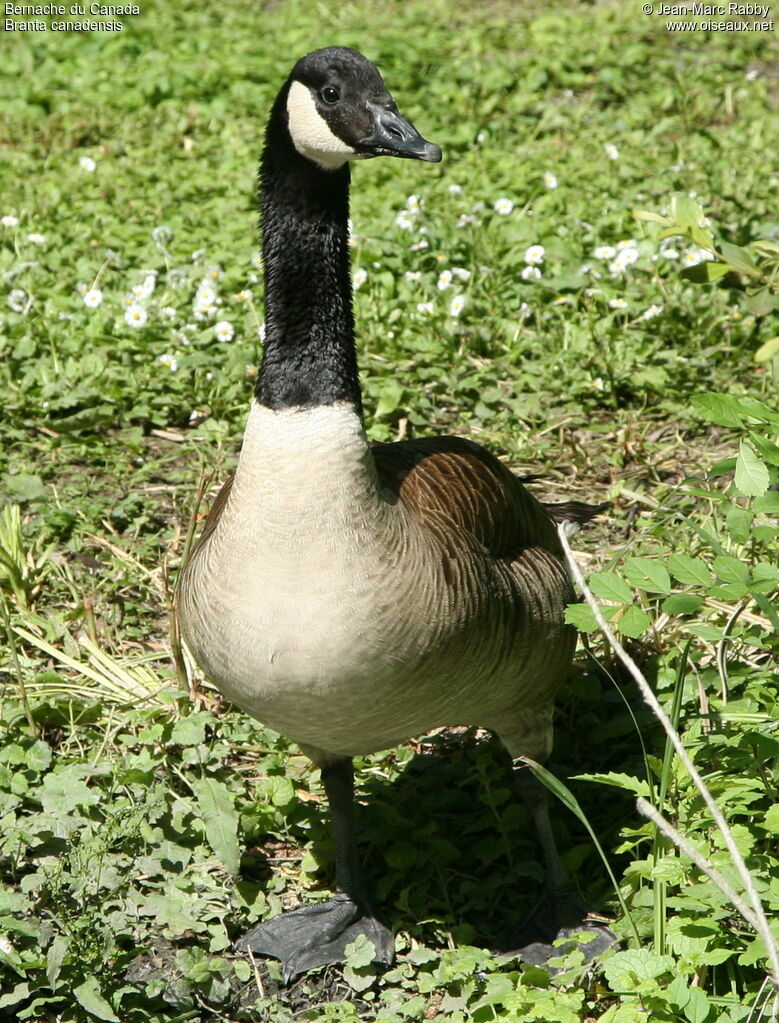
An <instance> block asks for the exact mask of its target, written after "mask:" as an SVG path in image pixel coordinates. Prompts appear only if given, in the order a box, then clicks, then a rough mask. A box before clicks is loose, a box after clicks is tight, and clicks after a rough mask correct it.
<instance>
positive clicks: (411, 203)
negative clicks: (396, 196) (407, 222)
mask: <svg viewBox="0 0 779 1023" xmlns="http://www.w3.org/2000/svg"><path fill="white" fill-rule="evenodd" d="M406 209H407V210H408V211H409V213H419V211H420V210H421V209H422V203H421V202H420V201H419V196H418V195H410V196H409V197H408V199H406Z"/></svg>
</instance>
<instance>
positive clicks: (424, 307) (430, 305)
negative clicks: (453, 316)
mask: <svg viewBox="0 0 779 1023" xmlns="http://www.w3.org/2000/svg"><path fill="white" fill-rule="evenodd" d="M417 312H418V313H424V314H425V315H429V314H430V313H434V312H435V303H434V302H417Z"/></svg>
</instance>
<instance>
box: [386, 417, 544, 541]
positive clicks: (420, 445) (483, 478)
mask: <svg viewBox="0 0 779 1023" xmlns="http://www.w3.org/2000/svg"><path fill="white" fill-rule="evenodd" d="M372 450H373V456H374V459H375V462H376V467H377V469H378V473H379V478H380V480H381V483H382V486H383V487H385V488H386V489H388V490H389V491H390V492H392V493H394V494H395V495H396V496H397V498H398V499H399V500H401V501H402V502H403V503H404V504H405V505H406V507H408V508H409V509H410V510H411V511H412V512H413V514H414V515H415V516H416V517H417V518H418V519H419V521H420V522H422V523H423V524H424V525H425V526H426V527H428V528H430V529H432V530H435V532H439V531H440V532H444V531H447V532H448V531H451V532H452V533H454V534H455V535H459V536H460V537H461V538H462V539H464V540H465V539H466V538H468V537H470V538H472V539H473V541H475V542H476V543H478V544H479V545H481V546H482V547H484V548H486V550H488V551H489V553H490V554H491V555H492V556H493V557H495V558H512V557H513V556H514V555H515V554H517V553H518V551H520V550H521V549H522V548H525V547H541V548H544V549H545V550H547V551H549V552H550V553H551V554H554V555H556V556H558V557H560V556H562V548H561V546H560V541H559V538H558V536H557V530H556V528H555V525H554V522H553V521H552V518H551V516H550V515H549V513H548V512H547V511H546V509H545V508H544V506H543V505H542V504H541V503H540V502H539V501H537V500H536V499H535V497H533V495H532V494H530V493H529V492H528V491H527V490H526V489H525V488H524V487H523V486H522V483H521V482H520V480H519V479H518V478H517V477H516V476H515V475H514V474H513V473H512V472H511V471H510V470H509V469H507V468H506V466H505V465H503V463H502V462H500V461H499V460H498V459H497V458H495V456H494V455H492V454H490V453H489V451H487V450H485V449H484V448H482V447H480V445H478V444H474V443H473V442H472V441H468V440H465V439H464V438H462V437H424V438H421V439H419V440H412V441H398V442H395V443H393V444H375V445H373V448H372ZM453 539H454V537H452V536H450V537H449V541H448V544H447V546H448V545H449V544H451V543H452V541H453Z"/></svg>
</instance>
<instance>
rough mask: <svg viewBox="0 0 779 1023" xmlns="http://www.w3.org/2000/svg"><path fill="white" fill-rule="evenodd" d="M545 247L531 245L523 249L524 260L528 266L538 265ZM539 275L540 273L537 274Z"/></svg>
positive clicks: (542, 257)
mask: <svg viewBox="0 0 779 1023" xmlns="http://www.w3.org/2000/svg"><path fill="white" fill-rule="evenodd" d="M545 255H546V249H545V248H544V246H543V245H531V246H530V248H528V249H526V250H525V262H526V263H529V264H530V266H540V265H541V264H542V263H543V261H544V256H545ZM539 276H540V275H539Z"/></svg>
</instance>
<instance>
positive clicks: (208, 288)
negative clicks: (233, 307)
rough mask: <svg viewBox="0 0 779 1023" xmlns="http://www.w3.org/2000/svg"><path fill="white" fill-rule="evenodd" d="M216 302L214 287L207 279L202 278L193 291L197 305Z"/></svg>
mask: <svg viewBox="0 0 779 1023" xmlns="http://www.w3.org/2000/svg"><path fill="white" fill-rule="evenodd" d="M215 302H216V288H215V287H214V285H213V284H212V283H211V281H209V280H208V278H204V279H203V280H202V281H201V282H200V284H198V286H197V291H196V292H195V303H196V304H197V305H214V303H215Z"/></svg>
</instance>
